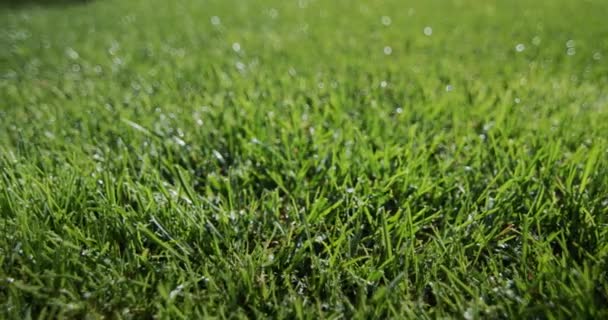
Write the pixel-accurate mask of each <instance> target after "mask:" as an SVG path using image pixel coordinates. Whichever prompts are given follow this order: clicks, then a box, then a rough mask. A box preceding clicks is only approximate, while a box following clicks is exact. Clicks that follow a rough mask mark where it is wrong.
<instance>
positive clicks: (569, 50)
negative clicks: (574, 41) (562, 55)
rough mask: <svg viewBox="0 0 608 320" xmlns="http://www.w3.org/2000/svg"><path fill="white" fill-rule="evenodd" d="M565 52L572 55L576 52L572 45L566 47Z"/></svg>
mask: <svg viewBox="0 0 608 320" xmlns="http://www.w3.org/2000/svg"><path fill="white" fill-rule="evenodd" d="M566 53H567V54H568V55H569V56H573V55H575V54H576V49H575V48H574V47H572V48H568V50H567V51H566Z"/></svg>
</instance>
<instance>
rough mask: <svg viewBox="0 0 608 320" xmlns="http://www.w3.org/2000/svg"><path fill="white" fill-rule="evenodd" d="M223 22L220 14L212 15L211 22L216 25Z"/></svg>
mask: <svg viewBox="0 0 608 320" xmlns="http://www.w3.org/2000/svg"><path fill="white" fill-rule="evenodd" d="M221 23H222V20H221V19H220V17H218V16H213V17H211V24H212V25H214V26H219V25H220V24H221Z"/></svg>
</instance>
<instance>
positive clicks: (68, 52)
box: [65, 48, 80, 60]
mask: <svg viewBox="0 0 608 320" xmlns="http://www.w3.org/2000/svg"><path fill="white" fill-rule="evenodd" d="M65 54H66V55H67V56H68V58H70V59H72V60H76V59H78V58H79V57H80V55H79V54H78V52H76V50H74V49H72V48H67V49H66V50H65Z"/></svg>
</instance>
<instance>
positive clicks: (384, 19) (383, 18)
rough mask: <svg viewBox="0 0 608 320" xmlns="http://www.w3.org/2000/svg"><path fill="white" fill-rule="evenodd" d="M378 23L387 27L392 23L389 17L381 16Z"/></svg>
mask: <svg viewBox="0 0 608 320" xmlns="http://www.w3.org/2000/svg"><path fill="white" fill-rule="evenodd" d="M380 21H381V22H382V24H383V25H385V26H387V27H388V26H390V25H391V23H392V22H393V21H392V20H391V17H389V16H382V18H380Z"/></svg>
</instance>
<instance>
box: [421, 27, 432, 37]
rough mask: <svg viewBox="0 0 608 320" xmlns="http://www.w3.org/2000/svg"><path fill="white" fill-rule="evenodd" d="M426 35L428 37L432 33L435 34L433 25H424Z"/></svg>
mask: <svg viewBox="0 0 608 320" xmlns="http://www.w3.org/2000/svg"><path fill="white" fill-rule="evenodd" d="M423 32H424V35H425V36H427V37H430V36H431V35H433V28H431V27H424V30H423Z"/></svg>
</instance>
